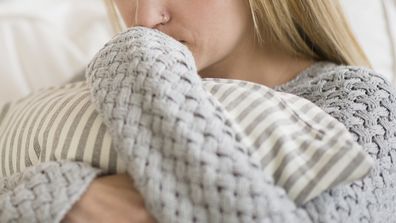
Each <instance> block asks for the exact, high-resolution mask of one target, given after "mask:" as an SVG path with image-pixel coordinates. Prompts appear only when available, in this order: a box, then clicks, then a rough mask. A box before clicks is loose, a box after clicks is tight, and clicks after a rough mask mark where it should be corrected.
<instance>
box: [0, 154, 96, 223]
mask: <svg viewBox="0 0 396 223" xmlns="http://www.w3.org/2000/svg"><path fill="white" fill-rule="evenodd" d="M100 172H101V171H100V170H98V169H95V168H93V167H91V166H89V165H87V164H84V163H77V162H70V161H61V162H48V163H42V164H39V165H37V166H34V167H30V168H28V169H26V170H25V171H24V172H23V173H19V174H15V175H12V176H10V177H5V178H1V179H0V222H4V223H6V222H29V223H30V222H60V221H61V220H62V218H63V217H64V216H65V214H66V213H67V211H68V210H69V209H70V208H71V207H72V206H73V204H74V203H75V202H76V201H77V200H78V199H79V198H80V197H81V195H82V194H83V193H84V192H85V190H86V189H87V188H88V186H89V185H90V183H91V182H92V180H93V179H95V177H96V176H98V175H99V174H100Z"/></svg>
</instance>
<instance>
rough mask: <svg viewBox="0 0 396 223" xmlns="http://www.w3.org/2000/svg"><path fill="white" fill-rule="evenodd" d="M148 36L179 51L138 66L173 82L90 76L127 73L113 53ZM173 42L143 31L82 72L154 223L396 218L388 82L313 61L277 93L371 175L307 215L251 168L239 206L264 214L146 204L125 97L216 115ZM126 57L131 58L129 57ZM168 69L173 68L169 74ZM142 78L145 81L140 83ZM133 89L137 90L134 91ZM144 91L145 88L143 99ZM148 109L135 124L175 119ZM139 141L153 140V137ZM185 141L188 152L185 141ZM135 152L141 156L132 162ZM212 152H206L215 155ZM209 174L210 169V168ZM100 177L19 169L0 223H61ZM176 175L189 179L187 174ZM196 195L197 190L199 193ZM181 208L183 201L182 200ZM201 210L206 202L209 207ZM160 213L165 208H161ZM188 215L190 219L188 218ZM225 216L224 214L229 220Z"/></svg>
mask: <svg viewBox="0 0 396 223" xmlns="http://www.w3.org/2000/svg"><path fill="white" fill-rule="evenodd" d="M146 35H151V37H153V38H154V39H155V40H157V43H158V44H159V45H157V46H153V47H154V48H156V50H155V52H157V53H161V51H162V52H167V53H169V52H175V53H170V54H168V55H170V56H168V59H165V60H164V61H158V60H154V61H153V60H150V58H148V57H145V56H147V54H145V53H144V51H140V52H139V53H142V56H143V58H145V60H144V61H146V62H148V64H147V65H152V64H153V62H155V63H158V62H159V63H163V66H162V68H165V67H166V68H167V69H168V71H169V69H170V70H171V71H172V75H170V74H171V73H166V72H164V74H163V75H151V76H150V73H151V72H147V71H148V70H150V69H151V71H153V70H152V68H153V66H147V68H148V67H150V69H144V70H138V71H137V74H139V75H143V76H139V75H136V74H135V76H134V78H135V79H134V78H132V77H133V75H132V76H131V74H130V73H127V72H116V73H114V75H113V76H112V75H110V76H106V73H101V72H98V70H100V69H93V67H95V64H96V65H97V64H98V63H99V65H100V66H103V67H106V66H110V67H112V69H123V66H124V64H123V62H120V61H118V60H117V55H118V54H122V53H126V54H127V52H125V51H123V50H122V49H121V48H119V52H118V53H115V51H114V48H117V46H118V47H119V46H120V45H118V43H120V42H123V41H126V40H130V39H131V38H135V37H138V39H139V38H141V41H143V42H141V43H142V45H139V44H138V45H134V46H135V47H137V48H139V47H143V46H145V45H147V44H144V43H147V42H144V41H146V40H147V36H146ZM169 41H171V40H169V39H168V38H167V37H164V36H162V35H160V34H159V33H152V32H149V31H147V30H143V29H142V30H139V31H138V32H136V33H132V32H129V33H128V32H127V33H125V34H122V35H119V36H118V37H116V38H115V39H114V40H113V41H112V42H111V44H107V45H106V46H105V49H104V50H102V52H101V53H100V54H99V55H100V56H102V57H103V58H102V59H101V60H98V57H100V56H98V57H97V58H96V59H95V60H94V62H93V63H92V64H91V66H90V69H89V70H90V71H91V72H88V77H89V79H88V81H89V83H90V85H91V88H92V93H93V100H94V102H95V103H96V104H97V106H98V110H99V112H100V113H101V114H102V115H103V116H104V117H105V121H106V122H107V123H106V124H107V125H108V126H109V127H110V130H111V131H112V132H113V137H116V140H117V141H118V142H119V144H118V146H117V150H118V152H119V153H121V154H122V155H125V157H127V159H128V160H130V161H131V162H130V163H134V164H131V166H130V168H129V169H128V172H129V173H130V174H131V175H132V176H134V177H140V178H138V179H137V187H138V189H139V190H140V191H141V192H142V194H143V196H144V198H145V200H146V202H147V203H146V205H147V208H148V209H149V210H150V211H151V212H152V214H153V215H154V216H155V217H156V218H157V219H160V222H188V221H186V219H190V221H189V222H238V221H239V222H292V221H294V222H391V221H392V216H393V215H394V213H396V205H395V204H394V203H395V202H396V198H395V196H396V189H395V187H396V176H395V174H396V171H395V170H396V166H395V165H394V163H393V162H394V161H393V160H394V159H395V158H396V153H395V149H396V136H395V131H396V120H395V115H396V98H395V92H394V90H393V89H392V88H391V87H390V85H389V83H388V82H386V81H384V79H383V78H381V77H380V76H379V75H377V74H375V73H374V72H372V71H370V70H366V69H363V68H357V67H346V66H337V65H334V64H331V63H317V64H315V65H313V66H312V67H310V68H308V69H307V70H305V71H304V72H303V73H301V74H300V75H298V77H297V78H296V79H294V80H292V81H290V82H289V83H287V84H285V85H282V86H279V87H276V89H277V90H280V91H285V92H289V93H293V94H296V95H298V96H302V97H305V98H306V99H308V100H310V101H312V102H313V103H315V104H317V105H318V106H319V107H321V108H322V109H323V110H324V111H326V112H328V113H329V114H331V115H332V116H333V117H335V118H336V119H338V120H339V121H340V122H342V123H344V124H345V126H346V127H347V128H348V129H349V130H350V132H351V133H352V134H353V135H354V136H355V138H356V140H357V141H358V142H359V143H360V144H361V145H363V147H364V148H365V150H366V151H367V152H368V153H369V154H370V155H372V157H373V158H375V159H376V160H377V163H376V166H375V168H374V169H373V170H372V171H371V173H370V174H369V175H368V176H367V177H365V178H364V179H363V180H360V181H357V182H354V183H351V184H348V185H341V186H338V187H336V188H333V189H330V190H328V191H327V192H324V193H323V194H322V195H321V196H319V197H318V198H316V199H314V200H313V201H311V202H309V203H307V204H306V205H304V206H303V207H296V206H295V205H294V204H293V203H292V202H291V201H290V200H288V199H287V197H286V195H285V193H284V191H282V188H278V187H276V186H274V184H273V182H271V180H270V179H266V178H265V177H263V176H261V175H260V173H256V172H255V171H256V170H255V169H254V165H255V164H254V163H253V164H249V165H248V166H242V167H243V168H247V169H246V170H251V172H250V171H248V172H246V171H245V172H244V171H241V172H240V173H239V174H242V175H244V176H246V178H244V179H246V182H247V183H248V184H250V185H251V188H250V189H249V190H251V191H250V192H251V194H248V195H246V197H243V196H242V198H246V199H249V200H248V202H250V204H257V205H260V206H255V207H254V206H249V205H246V206H243V205H242V206H241V207H238V208H240V210H241V212H240V213H239V212H237V211H236V210H237V209H236V208H237V207H235V206H233V205H234V204H235V203H232V202H231V203H221V204H219V206H220V207H223V208H224V209H218V210H206V211H205V206H204V205H203V206H202V205H201V206H200V205H196V206H194V205H191V203H188V200H186V203H185V204H186V207H190V208H185V209H184V210H181V211H185V212H184V213H183V212H177V211H176V208H175V209H172V207H171V206H169V205H171V204H174V205H175V207H180V204H175V203H177V202H179V201H178V200H177V199H175V198H171V197H166V196H165V197H164V198H160V200H161V201H164V203H163V204H161V203H158V202H157V203H155V201H156V200H158V199H159V198H158V197H150V193H149V192H150V191H148V190H147V188H151V189H155V188H157V187H156V185H155V183H158V182H156V181H155V180H154V181H150V178H149V177H147V176H145V175H144V174H143V169H144V166H145V165H150V164H149V163H146V161H148V160H147V159H144V157H145V156H147V152H148V151H149V150H144V149H143V147H142V149H140V150H134V151H135V152H134V151H132V150H130V149H128V148H129V147H128V145H136V143H137V144H138V145H144V141H145V140H141V141H140V142H139V140H137V139H136V138H135V139H131V138H129V137H128V136H126V135H125V134H124V133H130V132H136V130H135V129H131V128H130V127H131V125H130V124H131V123H132V122H133V121H134V119H133V118H132V119H128V118H125V117H128V111H129V110H128V107H127V106H131V107H129V108H130V109H136V107H134V104H133V103H130V102H131V101H129V99H130V98H131V97H132V98H134V96H135V98H134V99H136V94H135V93H136V92H138V91H140V90H142V88H143V87H139V86H144V89H143V90H144V91H140V92H144V95H143V96H144V97H146V96H147V97H148V96H150V98H151V99H153V98H155V97H158V96H160V97H161V96H162V97H168V96H170V95H172V96H173V98H171V99H170V100H174V99H176V100H178V98H179V97H177V95H175V94H169V93H175V92H176V93H180V94H182V95H183V94H189V95H188V98H194V99H197V101H199V102H200V103H202V104H201V105H200V104H198V105H195V106H198V107H196V109H199V106H205V107H204V108H205V109H204V110H202V112H204V111H208V110H209V111H210V110H211V108H212V109H213V111H216V109H217V108H216V107H215V106H214V105H213V104H212V102H210V100H208V99H207V97H204V96H202V95H204V94H205V93H204V92H200V89H201V88H199V79H198V78H195V77H194V76H193V75H187V74H192V73H191V71H194V65H192V61H191V57H189V55H188V53H185V52H186V51H185V50H184V49H180V48H178V47H179V46H176V45H172V44H173V43H172V44H170V45H168V44H169ZM171 42H172V41H171ZM158 46H162V47H158ZM173 47H176V49H178V50H179V51H177V50H176V51H173V50H175V48H173ZM106 50H107V51H106ZM153 52H154V51H153ZM150 55H152V54H150ZM125 58H130V57H128V56H126V57H125ZM129 62H130V63H129V64H133V63H134V61H133V60H132V61H129ZM135 62H136V61H135ZM171 64H172V65H173V66H169V65H171ZM100 66H99V67H100ZM141 67H142V66H140V68H141ZM143 67H144V66H143ZM124 68H125V70H124V71H127V70H128V69H127V68H126V67H124ZM156 68H158V67H156ZM119 71H120V70H119ZM155 71H156V72H157V73H156V74H158V71H159V70H158V69H156V70H155ZM186 75H187V76H186ZM148 77H149V78H148ZM140 78H143V79H140ZM146 79H149V80H150V81H144V80H146ZM164 80H165V82H166V84H167V86H165V87H163V88H159V89H153V86H154V85H150V84H153V83H156V81H157V83H162V82H163V81H164ZM139 81H142V82H139ZM134 83H139V84H135V85H134ZM181 84H182V85H183V88H179V89H178V88H177V87H180V86H181ZM130 88H133V89H134V91H132V93H131V91H130V90H129V91H128V90H127V89H130ZM147 89H148V90H149V91H148V92H147ZM186 89H187V90H186ZM170 90H171V91H170ZM140 96H142V94H141V95H140ZM145 99H147V98H145ZM168 99H169V98H168ZM168 102H169V101H168ZM173 103H175V104H176V105H177V106H178V107H177V108H178V109H179V110H183V109H185V111H187V112H188V111H189V110H188V109H191V105H192V104H188V103H177V101H176V102H175V101H173ZM142 105H143V104H141V105H140V106H142ZM144 106H147V108H149V109H148V110H142V111H140V112H141V113H140V114H142V116H141V117H148V116H145V115H147V114H149V116H152V115H158V113H156V112H160V113H159V114H164V113H166V115H165V116H164V117H163V119H165V121H166V120H171V119H169V118H172V115H174V113H173V111H172V109H168V108H167V107H166V106H165V107H164V106H159V105H158V104H156V103H154V100H153V103H148V104H144ZM144 106H143V107H144ZM189 106H190V107H189ZM186 108H187V109H186ZM208 108H209V109H208ZM135 111H137V110H135ZM154 113H156V114H154ZM134 114H136V113H134ZM205 114H206V113H205ZM213 114H215V113H213ZM216 114H217V113H216ZM136 120H138V122H139V123H140V124H142V125H144V124H146V123H147V120H148V119H145V118H140V119H139V118H138V119H136ZM129 121H130V122H129ZM162 121H163V120H162ZM217 122H219V126H220V127H221V126H222V128H227V125H226V124H225V123H223V122H222V120H221V119H220V121H217ZM168 124H169V123H168ZM187 124H188V123H187ZM190 124H191V123H190ZM192 127H193V126H192ZM220 127H219V128H220ZM192 129H194V128H192ZM146 130H147V129H146ZM220 130H221V128H220ZM228 130H229V129H228ZM213 131H215V130H213ZM168 132H169V131H168ZM176 132H177V131H176ZM136 133H138V134H143V135H144V134H146V136H150V137H151V136H152V135H150V134H151V133H150V132H143V133H142V132H136ZM123 134H124V135H123ZM170 134H171V135H172V134H176V136H177V133H172V132H170ZM188 134H189V133H188ZM231 135H232V134H231ZM117 136H118V137H117ZM168 136H169V135H168ZM134 140H135V141H134ZM180 140H181V139H180V138H174V141H175V142H178V141H180ZM227 140H228V141H229V142H230V143H231V144H230V145H238V144H237V143H236V142H235V141H232V140H233V137H229V139H226V140H225V141H227ZM186 143H187V144H188V142H186ZM136 151H138V152H139V153H138V154H137V153H136ZM208 152H209V153H210V152H211V151H208ZM222 152H224V154H221V155H223V156H225V157H227V156H228V157H231V156H232V155H233V154H232V153H229V152H230V151H222ZM173 155H175V154H173ZM238 156H241V157H243V154H238ZM142 157H143V158H142ZM152 157H154V156H152ZM158 157H160V158H161V154H158ZM158 157H157V158H158ZM154 158H155V157H154ZM162 158H163V157H162ZM241 159H242V158H241ZM241 159H237V161H238V162H236V163H237V164H239V163H249V160H248V159H246V160H245V161H243V160H242V161H243V162H239V161H240V160H241ZM207 161H209V160H207ZM219 161H220V163H221V162H222V160H221V159H219ZM237 164H236V165H237ZM208 166H209V167H210V165H208ZM252 168H253V169H252ZM156 173H159V172H153V174H156ZM164 173H166V172H164ZM99 174H100V170H98V169H95V168H92V167H90V166H88V165H86V164H83V163H75V162H68V161H63V162H50V163H45V164H40V165H38V166H35V167H32V168H29V169H27V170H25V171H24V172H23V173H21V174H15V175H13V176H11V177H8V178H3V179H1V180H0V222H59V221H60V220H61V219H62V218H63V216H64V215H65V213H67V211H68V210H70V208H71V206H72V205H73V204H74V203H75V202H76V201H77V200H78V198H79V197H80V196H81V195H82V193H83V192H84V191H85V190H86V189H87V187H88V185H89V184H90V182H92V180H93V179H94V178H95V177H96V176H98V175H99ZM178 174H180V176H183V177H188V176H186V174H185V173H178ZM214 174H216V173H214ZM217 174H218V173H217ZM157 177H159V176H157ZM234 177H236V176H234ZM252 177H259V178H257V179H258V180H257V182H255V181H252V180H251V179H256V178H252ZM164 179H172V178H171V177H170V178H164ZM191 179H193V178H190V180H191ZM168 183H169V185H173V184H172V182H168ZM197 185H199V184H197ZM177 186H179V187H177ZM203 186H205V187H206V186H207V187H208V189H212V187H211V186H213V185H203ZM256 186H262V188H265V190H263V189H262V188H261V189H260V188H255V189H254V188H253V189H252V187H256ZM145 188H146V189H145ZM170 188H179V189H180V191H178V192H180V193H176V194H179V195H180V198H183V197H184V196H185V194H184V189H183V185H173V186H170ZM197 189H198V190H199V188H197ZM242 191H243V190H241V192H242ZM219 194H220V192H219V191H218V188H217V193H216V190H215V191H213V199H211V198H209V197H207V198H206V199H208V200H206V202H214V201H215V199H217V198H222V197H221V196H219ZM181 201H184V200H183V199H181ZM220 201H224V200H220ZM252 202H253V203H252ZM238 203H241V202H238ZM194 204H196V203H194ZM201 204H205V202H202V203H201ZM242 204H245V203H242ZM164 206H165V207H166V208H163V207H164ZM191 208H192V209H191ZM257 209H258V210H259V213H258V212H257ZM228 210H235V213H234V214H232V213H231V214H230V213H228V212H226V211H228ZM223 212H224V213H223ZM193 215H194V216H195V218H194V217H193V218H191V217H192V216H193ZM216 216H217V217H216ZM224 216H227V218H225V217H224Z"/></svg>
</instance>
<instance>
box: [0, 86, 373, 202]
mask: <svg viewBox="0 0 396 223" xmlns="http://www.w3.org/2000/svg"><path fill="white" fill-rule="evenodd" d="M203 86H204V87H205V88H206V89H207V90H208V91H209V92H210V93H211V94H212V95H213V97H214V99H215V100H217V101H218V102H219V103H220V104H221V105H223V106H224V108H225V109H226V111H227V112H228V113H226V115H227V116H228V117H229V119H230V120H231V122H232V123H231V124H232V126H233V128H235V129H236V130H237V131H238V132H239V133H240V135H241V136H242V141H243V143H245V144H246V145H248V146H247V148H249V151H248V152H249V154H250V155H251V156H253V157H254V158H255V159H258V160H259V161H260V162H261V163H262V166H263V171H265V172H266V173H268V174H270V175H272V176H273V178H274V180H275V182H276V183H277V184H278V185H280V186H282V187H284V188H285V189H286V191H287V193H288V195H289V196H290V197H291V198H292V199H294V200H295V201H296V202H297V203H305V202H307V201H308V200H310V199H312V198H314V197H315V196H317V195H319V194H320V193H321V192H322V191H324V190H326V189H328V188H330V187H332V186H334V185H336V184H340V183H346V182H350V181H353V180H356V179H359V178H361V177H363V176H365V175H366V174H367V173H368V171H369V169H370V168H371V166H372V165H373V161H372V160H371V158H370V157H369V156H368V155H367V154H366V153H364V152H363V150H362V148H361V147H360V146H359V145H358V144H357V143H356V142H354V141H353V138H352V136H351V135H350V134H349V133H348V131H347V130H346V128H345V127H344V126H343V125H342V124H341V123H338V122H337V121H336V120H335V119H333V118H332V117H331V116H329V115H328V114H326V113H325V112H324V111H322V110H321V109H320V108H318V107H316V106H315V105H314V104H312V103H311V102H309V101H307V100H305V99H303V98H299V97H297V96H293V95H289V94H286V93H280V92H276V91H274V90H272V89H270V88H267V87H265V86H262V85H258V84H253V83H250V82H245V81H238V80H224V79H203ZM0 145H2V147H1V148H2V149H1V151H0V152H1V157H2V159H1V160H0V168H1V171H0V173H1V175H0V176H8V175H10V174H13V173H15V172H19V171H22V170H23V169H25V168H26V167H28V166H31V165H36V164H38V163H40V162H46V161H50V160H64V159H67V160H74V161H83V162H87V163H89V164H91V165H93V166H95V167H99V168H102V169H103V170H105V172H107V173H121V172H125V169H126V165H125V163H123V162H122V161H121V159H119V157H118V156H117V152H116V151H115V149H114V148H113V147H112V140H111V138H110V135H109V133H108V131H107V128H106V125H105V124H104V123H103V120H102V118H101V117H100V116H99V115H98V113H97V112H96V111H95V108H94V106H93V104H92V103H91V101H90V93H89V89H88V86H87V84H86V83H85V82H77V83H74V84H69V85H66V86H62V87H52V88H49V89H43V90H41V91H38V92H37V93H34V94H31V95H30V96H28V97H25V98H23V99H21V100H19V101H16V102H13V103H8V104H6V105H4V106H3V107H2V108H1V109H0Z"/></svg>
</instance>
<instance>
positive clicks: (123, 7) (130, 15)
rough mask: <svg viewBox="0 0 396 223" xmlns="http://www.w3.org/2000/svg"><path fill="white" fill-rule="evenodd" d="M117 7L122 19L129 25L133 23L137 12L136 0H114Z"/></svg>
mask: <svg viewBox="0 0 396 223" xmlns="http://www.w3.org/2000/svg"><path fill="white" fill-rule="evenodd" d="M114 3H115V5H116V7H117V9H118V10H119V11H120V14H121V16H122V19H123V20H124V22H125V25H126V26H127V27H131V26H132V25H133V19H134V17H135V12H136V0H132V1H131V0H114Z"/></svg>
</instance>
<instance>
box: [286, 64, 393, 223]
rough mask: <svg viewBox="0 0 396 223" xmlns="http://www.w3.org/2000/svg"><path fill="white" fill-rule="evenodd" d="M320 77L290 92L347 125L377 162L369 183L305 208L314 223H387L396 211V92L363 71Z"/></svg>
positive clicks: (333, 193) (352, 185)
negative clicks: (328, 222) (333, 221)
mask: <svg viewBox="0 0 396 223" xmlns="http://www.w3.org/2000/svg"><path fill="white" fill-rule="evenodd" d="M317 76H318V77H316V78H314V79H313V80H312V81H311V82H310V83H306V84H305V85H304V84H302V83H300V84H297V85H299V89H300V91H297V90H298V87H297V85H296V87H295V88H294V90H295V92H293V90H291V93H294V94H297V95H299V94H300V93H301V94H303V95H304V97H306V98H307V99H308V100H311V101H312V102H314V103H315V104H317V105H318V106H319V107H321V108H322V109H323V110H324V111H326V112H328V113H329V114H330V115H332V116H333V117H335V118H336V119H337V120H339V121H340V122H342V123H343V124H344V125H345V126H346V127H347V129H348V130H349V131H350V132H351V133H352V134H353V135H354V137H355V139H356V140H357V142H358V143H360V144H361V145H362V146H363V148H364V149H365V151H366V152H367V153H368V154H370V155H371V156H372V157H373V159H374V160H376V161H377V162H376V164H375V167H374V168H373V170H372V171H371V172H370V174H369V175H368V176H367V177H365V178H364V179H362V180H359V181H356V182H353V183H350V184H347V185H341V186H338V187H336V188H333V189H331V190H329V191H327V192H325V193H323V194H322V195H321V196H320V197H318V198H317V199H314V200H313V201H312V202H309V203H308V204H306V205H305V206H304V207H305V209H306V210H307V211H308V213H309V214H310V217H311V218H312V219H313V220H314V222H327V221H329V220H330V219H331V220H336V221H338V222H339V221H342V222H387V221H389V219H391V218H392V216H394V213H395V212H396V205H395V191H396V165H395V162H396V161H395V158H396V136H395V131H396V119H395V117H396V95H395V90H394V89H393V88H392V87H391V86H390V84H389V83H388V82H387V81H385V80H384V79H383V78H382V77H380V76H379V75H377V74H375V73H374V72H372V71H370V70H366V69H361V68H354V67H341V68H340V69H338V70H335V71H334V72H327V73H325V74H323V75H322V74H320V75H317ZM301 89H304V90H303V91H305V93H304V92H303V91H301ZM307 92H310V93H309V94H306V93H307Z"/></svg>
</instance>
